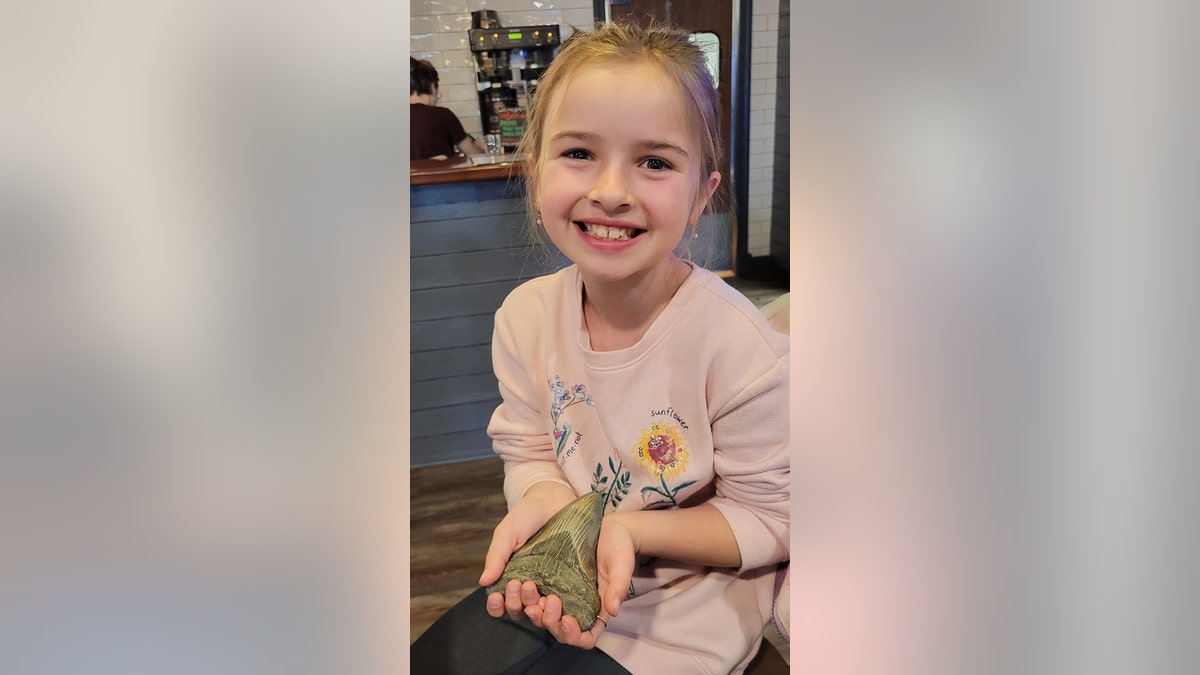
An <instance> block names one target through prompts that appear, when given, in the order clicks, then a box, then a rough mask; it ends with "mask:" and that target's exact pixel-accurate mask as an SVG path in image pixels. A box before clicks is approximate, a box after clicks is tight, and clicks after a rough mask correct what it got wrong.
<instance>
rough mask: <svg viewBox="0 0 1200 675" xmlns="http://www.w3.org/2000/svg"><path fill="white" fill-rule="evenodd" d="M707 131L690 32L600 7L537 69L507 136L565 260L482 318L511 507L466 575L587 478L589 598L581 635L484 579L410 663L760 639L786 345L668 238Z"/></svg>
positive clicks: (495, 666) (695, 194)
mask: <svg viewBox="0 0 1200 675" xmlns="http://www.w3.org/2000/svg"><path fill="white" fill-rule="evenodd" d="M719 139H720V132H719V116H718V106H717V95H716V92H715V90H714V86H713V83H712V80H711V78H710V75H709V71H708V69H707V67H706V65H705V61H704V57H703V55H702V54H701V52H700V50H699V49H698V48H696V47H695V46H694V45H692V44H691V43H689V41H688V38H687V34H686V33H683V32H681V31H676V30H671V29H652V30H646V29H641V28H636V27H632V26H627V25H621V24H608V25H606V26H604V27H603V28H599V29H597V30H596V31H594V32H592V33H587V34H584V33H577V34H576V35H574V36H572V37H571V38H570V39H569V40H567V41H566V42H564V43H563V47H562V50H561V52H560V54H559V55H558V56H557V57H556V58H555V60H554V61H553V62H552V64H551V66H550V67H549V68H548V69H547V72H546V74H545V76H544V78H543V79H542V82H541V85H540V86H539V88H538V92H537V96H536V97H535V99H534V102H533V105H532V107H531V109H530V113H529V124H528V127H527V132H526V135H525V138H524V140H523V142H522V147H521V149H520V150H521V151H522V152H523V154H524V155H525V156H526V158H527V159H526V167H525V172H526V181H527V198H528V204H529V207H530V211H531V214H532V215H533V219H534V222H535V223H536V226H537V228H539V229H540V230H543V231H544V232H545V234H546V235H547V236H548V237H549V238H550V240H551V241H552V242H553V243H554V244H555V246H557V247H558V248H559V249H560V250H561V251H562V252H563V253H564V254H565V255H566V256H567V257H568V258H569V259H570V260H571V261H572V262H573V263H574V264H573V265H571V266H570V267H568V268H566V269H564V270H561V271H559V272H557V273H555V274H552V275H549V276H545V277H541V278H538V279H534V280H532V281H530V282H528V283H525V284H523V285H522V286H520V287H519V288H517V289H516V290H515V291H513V292H512V294H511V295H509V297H508V298H507V299H506V300H505V302H504V304H503V306H502V307H501V308H500V310H499V311H498V312H497V314H496V323H495V333H494V336H493V347H492V352H493V365H494V368H495V372H496V376H497V379H498V380H499V383H500V393H501V395H502V398H503V402H502V403H501V405H500V406H499V407H498V408H497V410H496V412H495V413H494V415H493V416H492V420H491V423H490V425H489V427H488V433H489V435H490V436H491V437H492V439H493V447H494V449H495V451H496V453H497V454H498V455H499V456H500V457H501V458H503V460H504V464H505V481H504V492H505V496H506V498H507V500H508V504H509V512H508V515H507V516H505V518H504V519H503V520H502V521H501V522H500V524H499V525H498V526H497V527H496V529H495V532H494V534H493V538H492V542H491V546H490V548H489V550H488V553H487V557H486V560H485V564H484V571H483V574H482V576H481V577H480V580H479V581H480V584H481V585H483V586H487V585H489V584H492V583H494V582H496V581H497V580H498V579H500V577H501V574H502V571H503V568H504V565H505V563H506V562H507V561H508V559H509V558H510V556H511V555H512V553H513V552H514V550H516V549H517V548H518V547H519V546H520V545H521V544H522V543H524V542H525V541H526V540H527V539H529V538H530V537H531V536H532V535H533V534H534V533H535V532H536V531H537V530H538V528H540V527H541V526H542V525H543V524H544V523H546V521H547V520H548V519H549V518H550V517H551V516H552V515H554V514H555V513H556V512H558V511H559V510H560V509H561V508H562V507H563V506H565V505H566V504H568V503H570V502H571V501H573V500H574V499H575V498H576V497H578V496H580V495H583V494H586V493H588V492H593V491H595V492H602V493H604V500H605V515H604V518H603V525H602V527H601V530H600V538H599V542H598V545H597V567H598V575H599V582H598V586H599V593H600V599H601V603H602V608H601V611H600V616H599V619H598V620H596V621H595V623H594V624H593V625H592V626H591V627H590V629H589V630H586V631H584V630H581V629H580V625H579V622H578V621H577V620H576V619H575V618H574V617H572V616H564V615H563V611H562V602H561V599H560V598H558V597H556V596H553V595H551V596H549V597H544V596H542V595H541V594H540V593H539V591H538V588H537V587H536V585H535V584H534V583H533V582H531V581H526V582H524V583H523V584H522V583H519V582H517V581H513V582H511V583H509V585H508V586H507V588H506V589H505V591H506V592H505V593H492V594H491V595H490V596H489V595H487V594H486V592H485V591H484V590H483V589H481V590H480V591H479V592H477V593H476V594H473V595H472V596H471V597H468V598H467V599H466V600H465V601H464V602H463V603H460V605H458V606H457V607H456V608H454V609H452V610H451V611H450V612H449V613H448V614H447V615H446V616H445V617H443V618H442V619H441V620H439V622H438V623H436V624H435V625H434V626H433V627H431V628H430V629H429V630H428V631H427V632H426V634H425V635H423V636H422V637H421V638H420V639H419V640H418V641H417V642H416V643H415V644H414V645H413V650H412V656H413V665H414V668H416V667H417V666H418V665H420V666H421V667H431V666H430V664H435V663H436V664H437V666H436V667H435V669H434V670H424V671H421V672H471V673H484V672H506V673H507V672H512V673H516V672H572V673H576V672H578V673H588V672H595V673H623V672H634V673H696V672H704V673H739V672H742V670H744V668H745V667H746V665H747V664H748V663H749V661H750V660H751V658H752V657H753V656H754V654H755V651H756V650H757V647H758V645H759V643H760V641H761V635H762V628H763V625H764V624H765V622H766V621H768V619H769V615H770V611H771V600H772V596H773V590H774V589H773V583H774V580H775V571H776V568H777V565H778V563H780V562H782V561H785V560H787V559H788V537H789V528H790V522H789V503H790V487H789V463H788V462H789V435H788V414H787V408H788V364H789V357H788V339H787V336H785V335H783V334H780V333H777V332H775V331H774V330H773V329H772V328H771V327H770V326H769V325H768V324H767V322H766V321H765V320H764V319H763V317H762V316H761V314H760V313H759V312H758V311H757V309H756V308H755V307H754V305H753V304H751V303H750V302H749V301H748V300H747V299H746V298H745V297H743V296H742V295H741V294H739V293H738V292H737V291H736V290H734V289H732V288H731V287H730V286H728V285H727V284H725V283H724V282H723V281H722V280H721V279H720V278H719V277H718V276H716V275H715V274H713V273H712V272H710V271H707V270H705V269H702V268H700V267H698V266H696V265H693V264H691V263H690V262H687V261H684V260H682V259H680V258H679V257H677V256H676V255H675V254H674V251H675V250H676V248H677V246H678V245H679V243H680V241H681V240H682V239H683V238H684V237H685V236H690V235H691V232H689V231H692V232H694V230H695V228H696V227H697V223H698V221H699V218H700V215H701V214H702V213H703V212H704V211H705V209H706V207H707V206H708V205H709V202H710V200H711V199H712V198H713V195H714V193H715V192H716V190H717V187H718V186H719V185H720V182H721V175H720V173H719V172H718V171H717V167H718V166H719V161H720V142H719ZM485 597H486V601H485V600H484V598H485ZM485 608H486V613H485V612H484V609H485ZM450 664H453V665H450Z"/></svg>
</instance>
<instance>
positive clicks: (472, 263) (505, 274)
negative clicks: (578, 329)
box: [410, 180, 567, 466]
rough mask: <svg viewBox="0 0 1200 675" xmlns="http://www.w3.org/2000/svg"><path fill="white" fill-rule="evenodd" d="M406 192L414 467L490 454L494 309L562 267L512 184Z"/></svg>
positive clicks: (421, 188) (494, 401)
mask: <svg viewBox="0 0 1200 675" xmlns="http://www.w3.org/2000/svg"><path fill="white" fill-rule="evenodd" d="M410 195H411V212H410V222H411V224H412V230H411V235H410V236H411V245H412V253H411V255H412V260H411V263H412V272H411V279H412V294H411V297H410V301H411V327H410V338H411V350H412V352H411V356H410V359H411V367H412V375H411V377H412V381H411V396H412V409H411V413H412V417H411V433H410V440H411V446H410V447H411V464H412V466H426V465H430V464H441V463H446V462H459V461H464V460H468V459H479V458H482V457H492V456H493V454H492V445H491V440H490V439H489V438H488V436H487V433H486V431H485V430H486V428H487V423H488V420H489V419H490V417H491V414H492V411H493V410H495V409H496V406H497V405H499V403H500V393H499V389H498V387H497V384H496V378H495V375H493V373H492V358H491V340H492V326H493V320H494V315H495V312H496V310H497V309H499V308H500V303H502V302H503V301H504V298H505V297H506V296H507V295H508V294H509V292H511V291H512V290H513V289H514V288H516V287H517V286H518V285H519V284H521V283H522V282H523V281H526V280H528V279H532V278H534V277H536V276H539V275H542V274H545V273H547V272H549V271H552V270H554V269H557V268H558V267H560V266H562V265H563V264H565V263H566V262H567V261H565V259H563V258H561V256H560V255H559V254H557V252H556V251H554V250H553V249H551V250H549V251H547V250H546V249H543V248H541V247H539V246H537V245H534V244H531V242H530V239H529V237H528V235H527V232H526V229H525V228H526V226H525V206H524V202H523V193H522V189H521V187H520V185H519V184H518V181H512V182H508V181H503V180H491V181H477V182H472V183H450V184H445V185H426V186H418V187H413V188H411V189H410Z"/></svg>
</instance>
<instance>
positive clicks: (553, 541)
mask: <svg viewBox="0 0 1200 675" xmlns="http://www.w3.org/2000/svg"><path fill="white" fill-rule="evenodd" d="M605 499H606V495H605V493H603V492H589V493H588V494H586V495H583V496H582V497H579V498H578V499H576V500H575V501H573V502H571V503H570V504H567V505H566V506H564V507H563V508H562V509H561V510H560V511H559V512H558V513H556V514H554V515H553V516H551V517H550V520H547V521H546V524H545V525H543V526H542V528H541V529H540V530H538V531H537V532H535V533H534V535H533V536H532V537H530V538H529V541H526V542H525V543H524V544H522V545H521V547H520V548H518V549H517V550H516V551H514V552H513V554H512V557H511V558H509V560H508V564H507V565H505V566H504V573H503V574H502V575H501V576H500V580H499V581H497V582H496V583H494V584H492V585H491V586H489V587H488V593H489V594H491V593H496V592H499V593H503V592H504V588H505V586H507V585H508V582H510V581H512V580H513V579H516V580H517V581H520V582H521V583H524V582H526V581H532V582H534V583H535V584H537V587H538V592H539V593H540V594H542V595H557V596H558V597H559V598H560V599H561V600H562V606H563V615H564V616H565V615H570V616H573V617H575V620H576V621H578V622H579V628H580V629H581V630H584V631H587V630H590V629H591V627H592V624H594V623H595V622H596V615H597V614H599V613H600V594H599V592H598V591H597V588H596V542H597V541H598V540H599V539H600V522H601V520H602V519H603V517H604V502H605Z"/></svg>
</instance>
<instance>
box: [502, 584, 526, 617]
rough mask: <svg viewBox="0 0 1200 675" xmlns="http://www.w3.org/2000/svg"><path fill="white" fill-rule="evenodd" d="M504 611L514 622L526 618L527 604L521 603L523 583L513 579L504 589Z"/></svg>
mask: <svg viewBox="0 0 1200 675" xmlns="http://www.w3.org/2000/svg"><path fill="white" fill-rule="evenodd" d="M504 609H505V610H507V611H508V616H509V618H511V619H512V620H513V621H520V620H521V617H523V616H525V603H523V602H521V582H519V581H517V580H516V579H513V580H512V581H510V582H508V586H506V587H505V588H504Z"/></svg>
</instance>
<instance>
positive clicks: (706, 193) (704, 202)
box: [692, 171, 721, 223]
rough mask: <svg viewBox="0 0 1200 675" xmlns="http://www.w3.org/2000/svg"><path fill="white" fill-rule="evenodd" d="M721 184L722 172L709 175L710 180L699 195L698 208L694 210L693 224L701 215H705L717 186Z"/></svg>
mask: <svg viewBox="0 0 1200 675" xmlns="http://www.w3.org/2000/svg"><path fill="white" fill-rule="evenodd" d="M720 184H721V172H720V171H714V172H712V173H711V174H709V176H708V180H707V181H705V183H704V187H703V188H701V192H700V194H699V195H697V199H696V207H695V208H694V209H693V210H692V222H693V223H694V222H696V219H697V218H699V217H700V214H701V213H704V208H705V207H706V206H708V202H709V200H711V199H712V196H713V195H714V194H715V193H716V192H717V186H718V185H720Z"/></svg>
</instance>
